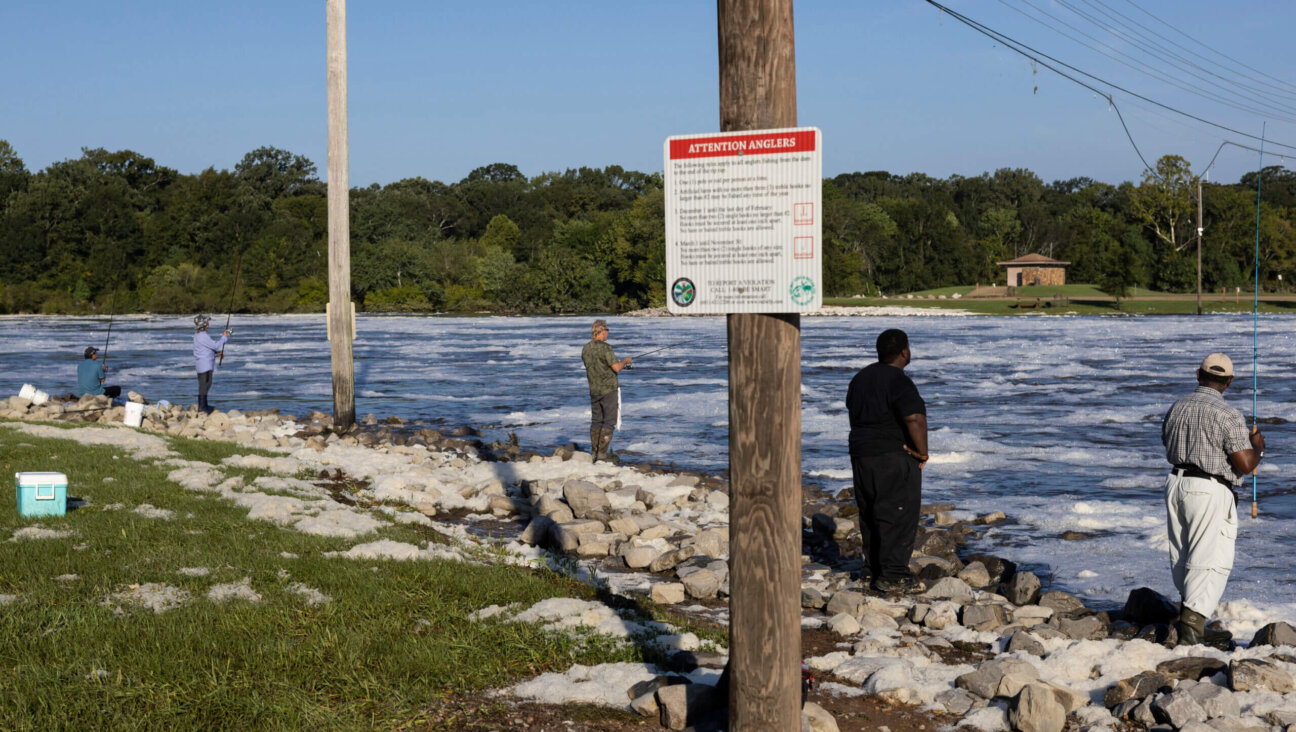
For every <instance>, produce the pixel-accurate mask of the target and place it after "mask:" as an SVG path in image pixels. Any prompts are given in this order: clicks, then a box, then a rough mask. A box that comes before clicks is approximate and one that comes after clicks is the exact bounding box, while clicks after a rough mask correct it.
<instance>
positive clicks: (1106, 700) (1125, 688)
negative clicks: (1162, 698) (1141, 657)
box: [1103, 671, 1171, 709]
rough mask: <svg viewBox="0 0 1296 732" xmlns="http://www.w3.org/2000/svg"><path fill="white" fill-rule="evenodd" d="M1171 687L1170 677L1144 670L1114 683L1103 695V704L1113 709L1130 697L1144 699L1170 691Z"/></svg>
mask: <svg viewBox="0 0 1296 732" xmlns="http://www.w3.org/2000/svg"><path fill="white" fill-rule="evenodd" d="M1170 688H1171V685H1170V679H1169V677H1167V676H1165V675H1164V674H1161V673H1157V672H1156V671H1144V672H1142V673H1140V674H1138V675H1137V676H1131V677H1129V678H1128V679H1121V680H1120V681H1117V682H1116V683H1115V684H1112V686H1111V687H1110V688H1108V689H1107V693H1106V694H1104V695H1103V705H1104V706H1106V707H1107V708H1108V709H1111V708H1112V707H1115V706H1117V705H1118V704H1121V703H1122V702H1125V701H1128V700H1130V699H1144V698H1146V697H1149V696H1151V695H1153V694H1155V693H1157V692H1158V691H1169V690H1170Z"/></svg>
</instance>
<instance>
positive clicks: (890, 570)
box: [846, 328, 927, 593]
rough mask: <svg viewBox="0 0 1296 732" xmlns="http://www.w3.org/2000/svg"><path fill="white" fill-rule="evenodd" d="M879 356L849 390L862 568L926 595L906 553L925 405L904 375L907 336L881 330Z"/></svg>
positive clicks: (914, 516)
mask: <svg viewBox="0 0 1296 732" xmlns="http://www.w3.org/2000/svg"><path fill="white" fill-rule="evenodd" d="M877 354H878V360H877V363H874V364H870V365H868V366H866V367H864V368H862V369H860V371H859V373H857V374H855V378H853V379H851V383H850V388H849V389H848V390H847V392H846V410H847V412H849V413H850V426H851V431H850V455H851V472H852V473H853V474H854V478H855V503H856V504H857V505H858V506H859V524H860V535H861V537H862V538H863V541H864V572H865V573H866V574H870V575H871V576H872V587H873V589H874V590H876V591H878V592H907V593H913V592H921V591H923V589H925V588H924V587H923V584H922V583H921V582H919V581H918V579H917V578H915V577H914V576H913V573H912V572H910V571H909V558H910V556H911V555H912V554H913V546H914V537H915V534H916V533H917V531H918V508H919V504H920V503H921V502H922V467H923V465H924V464H926V462H927V404H926V403H925V402H924V401H923V398H922V396H920V395H919V394H918V387H916V386H914V383H913V381H912V380H910V378H909V377H908V376H906V375H905V372H904V368H905V366H908V365H909V362H910V361H911V360H913V356H912V354H911V353H910V351H909V336H907V335H905V332H904V331H902V330H897V329H894V328H893V329H891V330H886V331H883V332H882V335H880V336H878V339H877Z"/></svg>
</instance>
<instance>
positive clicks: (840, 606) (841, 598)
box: [824, 590, 864, 617]
mask: <svg viewBox="0 0 1296 732" xmlns="http://www.w3.org/2000/svg"><path fill="white" fill-rule="evenodd" d="M863 607H864V595H863V594H861V593H859V592H855V591H854V590H842V591H841V592H838V593H837V594H835V595H833V596H832V599H831V600H829V601H828V606H827V607H826V608H824V612H825V613H827V614H829V615H836V614H838V613H846V614H847V615H850V616H852V617H858V616H859V614H860V610H861V609H862V608H863Z"/></svg>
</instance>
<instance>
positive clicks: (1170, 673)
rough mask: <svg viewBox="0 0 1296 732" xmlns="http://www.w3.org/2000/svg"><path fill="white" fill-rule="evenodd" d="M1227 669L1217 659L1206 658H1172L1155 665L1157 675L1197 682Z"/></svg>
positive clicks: (1223, 663)
mask: <svg viewBox="0 0 1296 732" xmlns="http://www.w3.org/2000/svg"><path fill="white" fill-rule="evenodd" d="M1227 668H1228V664H1227V663H1225V662H1224V661H1221V660H1219V659H1218V658H1207V657H1205V656H1184V657H1183V658H1172V659H1170V660H1169V661H1162V662H1161V663H1158V664H1157V667H1156V670H1157V673H1160V674H1164V675H1165V676H1167V677H1168V678H1171V679H1191V680H1193V681H1197V680H1198V679H1204V678H1206V677H1208V676H1214V675H1215V674H1217V673H1219V672H1220V671H1224V670H1225V669H1227Z"/></svg>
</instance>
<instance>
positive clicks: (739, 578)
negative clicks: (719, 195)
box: [717, 0, 801, 732]
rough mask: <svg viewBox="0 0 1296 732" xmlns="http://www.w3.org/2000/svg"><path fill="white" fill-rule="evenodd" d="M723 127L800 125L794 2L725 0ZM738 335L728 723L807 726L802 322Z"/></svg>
mask: <svg viewBox="0 0 1296 732" xmlns="http://www.w3.org/2000/svg"><path fill="white" fill-rule="evenodd" d="M717 20H718V23H719V40H720V43H719V48H720V130H721V131H722V132H731V131H736V130H761V129H774V128H780V127H796V124H797V113H796V56H795V53H794V45H793V35H792V0H717ZM728 330H729V490H730V503H729V542H730V544H729V546H730V555H729V556H730V558H729V590H730V596H729V659H730V682H729V725H730V727H729V728H730V729H732V730H739V731H740V732H745V731H746V730H777V731H778V732H784V731H785V730H797V729H801V705H800V701H801V317H800V316H799V315H797V314H796V313H783V314H772V315H764V314H733V315H729V316H728Z"/></svg>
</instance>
